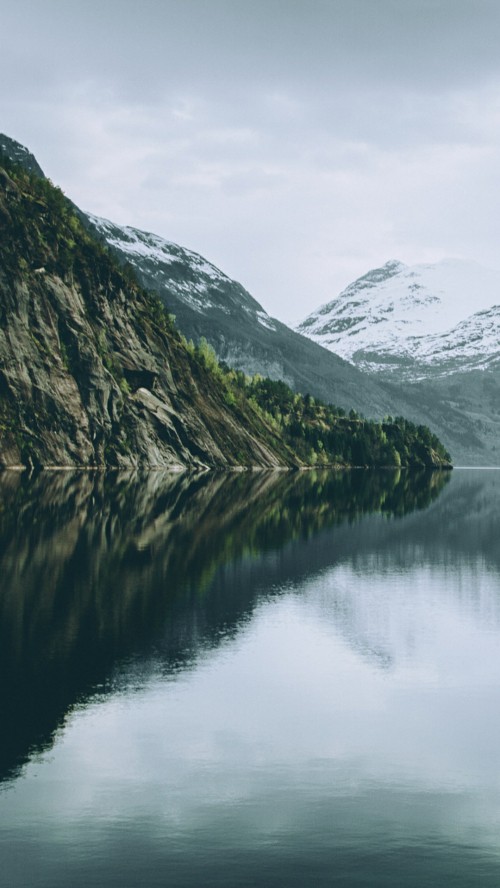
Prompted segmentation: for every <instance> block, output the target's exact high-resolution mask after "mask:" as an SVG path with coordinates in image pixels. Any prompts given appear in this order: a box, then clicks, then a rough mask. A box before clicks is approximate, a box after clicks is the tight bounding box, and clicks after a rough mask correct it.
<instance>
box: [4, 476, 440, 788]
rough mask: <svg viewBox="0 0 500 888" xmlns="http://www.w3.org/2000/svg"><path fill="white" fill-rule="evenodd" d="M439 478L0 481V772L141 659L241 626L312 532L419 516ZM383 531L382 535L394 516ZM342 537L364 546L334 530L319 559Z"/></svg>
mask: <svg viewBox="0 0 500 888" xmlns="http://www.w3.org/2000/svg"><path fill="white" fill-rule="evenodd" d="M449 480H450V474H449V473H440V472H435V473H432V472H430V473H415V474H414V473H411V472H402V473H401V472H389V471H386V472H367V471H357V472H356V471H353V472H339V473H334V472H318V473H312V472H307V473H265V472H262V473H255V474H251V473H241V474H240V473H237V474H230V475H227V474H214V473H210V474H206V475H197V476H194V477H193V476H188V475H180V476H172V475H168V474H163V473H151V474H148V475H145V476H143V477H138V476H134V475H130V474H95V475H93V474H81V473H75V474H73V473H71V474H68V473H64V474H41V475H39V476H38V477H35V478H29V477H28V476H25V475H18V474H13V473H4V474H3V475H0V570H1V577H2V583H1V590H0V711H1V723H2V729H1V744H0V778H1V779H5V778H6V777H8V776H12V775H14V774H15V773H16V771H17V769H18V768H19V767H20V766H21V765H22V764H23V763H24V762H25V761H26V759H27V758H28V757H29V756H30V754H32V753H33V752H37V751H40V750H42V749H44V748H45V747H47V745H50V743H51V742H52V740H53V737H54V733H55V731H56V730H57V728H58V727H59V726H60V725H61V724H62V722H63V720H64V717H65V715H66V714H67V712H68V711H69V709H70V708H72V707H73V706H75V705H78V704H81V703H83V702H85V700H86V699H88V697H89V696H91V695H93V694H96V693H102V694H105V693H107V692H111V691H115V690H117V689H119V684H120V667H121V666H122V665H123V663H124V662H126V663H127V664H128V665H129V666H130V669H132V673H133V666H134V664H136V665H137V671H138V674H139V673H140V669H141V668H142V669H143V668H146V667H145V666H144V664H145V663H147V662H148V661H149V662H152V661H154V662H155V663H156V664H157V663H158V662H160V663H161V668H162V670H164V671H165V672H166V673H169V672H176V671H178V670H180V669H184V668H189V664H190V663H192V662H193V661H194V659H195V658H196V656H197V655H198V654H199V652H200V650H203V649H206V648H207V647H210V646H217V645H219V644H221V643H222V642H223V640H224V638H227V637H228V636H231V635H232V634H234V632H236V631H237V630H238V627H239V626H241V625H242V623H244V622H245V621H246V620H247V619H248V617H249V615H250V614H251V612H252V610H253V608H254V607H255V605H256V603H257V602H258V600H259V596H262V595H264V594H266V595H268V594H270V592H272V589H273V588H275V587H276V585H277V584H279V583H283V582H284V581H286V580H287V579H291V580H293V579H294V577H296V576H301V575H302V576H303V575H304V574H307V572H308V571H310V570H311V565H310V563H309V556H308V552H309V550H308V548H307V541H308V540H311V539H312V538H313V537H315V536H317V535H318V534H320V532H322V531H324V530H326V529H329V528H336V527H338V528H340V526H341V525H343V524H345V525H352V524H354V523H357V522H358V519H361V517H362V516H364V515H366V514H369V513H376V512H378V513H382V514H383V515H385V516H388V517H394V516H395V517H401V516H404V515H407V514H409V513H411V512H412V511H414V510H420V509H425V508H426V507H427V506H428V505H429V504H430V503H431V502H432V501H433V500H435V499H436V497H437V496H438V495H439V493H440V492H441V490H442V489H443V487H444V486H445V485H446V484H447V483H448V482H449ZM399 523H400V522H399ZM379 524H380V521H379ZM382 525H383V528H382V530H383V535H385V536H388V535H389V536H390V534H391V528H392V529H393V528H394V522H390V523H388V522H387V521H386V522H382ZM384 528H385V529H384ZM337 538H338V542H339V546H340V548H342V546H344V547H345V546H346V545H347V546H348V547H350V546H352V549H353V551H355V550H356V548H357V547H359V545H360V540H359V537H358V536H357V535H352V534H349V535H348V536H347V537H345V538H344V539H343V542H342V541H341V540H340V537H338V534H337V533H336V532H335V531H334V532H333V536H332V534H331V533H330V535H329V538H328V542H327V545H326V548H325V547H324V549H321V552H322V553H323V554H320V555H319V556H318V555H317V557H319V558H320V561H321V559H323V558H326V560H327V561H328V562H329V563H331V562H332V560H335V555H334V554H332V540H333V543H334V544H335V541H336V539H337ZM292 542H294V546H293V557H288V558H286V557H284V552H285V551H287V552H289V553H290V552H291V551H292V550H291V549H290V545H289V544H290V543H292ZM318 551H319V550H318ZM277 553H281V555H280V557H279V558H277V557H276V554H277ZM326 553H327V554H326ZM337 554H340V549H339V553H337ZM317 566H318V565H317V564H316V565H315V566H314V567H315V569H316V567H317ZM319 566H321V565H319ZM224 577H225V581H224ZM130 669H129V670H128V673H127V674H128V678H127V681H128V682H130V674H131V673H130ZM137 681H140V678H139V677H138V678H137Z"/></svg>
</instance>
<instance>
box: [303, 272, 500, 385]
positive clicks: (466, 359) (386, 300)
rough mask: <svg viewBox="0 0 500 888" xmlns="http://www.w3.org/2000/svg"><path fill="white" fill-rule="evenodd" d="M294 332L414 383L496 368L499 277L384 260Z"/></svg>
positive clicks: (499, 325)
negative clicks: (491, 367) (384, 261)
mask: <svg viewBox="0 0 500 888" xmlns="http://www.w3.org/2000/svg"><path fill="white" fill-rule="evenodd" d="M298 330H299V331H300V332H301V333H303V334H304V335H306V336H309V337H310V338H311V339H312V340H313V341H315V342H317V343H318V344H320V345H323V346H324V347H325V348H328V349H331V350H333V351H335V352H336V353H338V354H340V355H342V356H343V357H344V358H346V359H347V360H349V361H351V362H353V363H354V364H355V365H356V366H358V367H360V368H362V369H365V370H370V371H375V372H377V373H379V374H382V375H383V376H385V377H388V378H390V377H391V374H397V375H398V377H400V378H401V377H402V378H404V379H408V380H410V381H415V380H417V379H436V378H437V377H439V376H444V375H447V374H449V373H455V372H469V371H470V370H473V369H484V368H486V367H489V366H496V365H498V363H499V360H500V348H499V344H498V343H499V340H498V333H499V331H500V272H497V271H493V270H490V269H486V268H482V267H481V266H480V265H478V264H476V263H472V262H462V261H459V260H452V259H447V260H444V261H442V262H439V263H437V264H434V265H414V266H411V267H409V266H406V265H403V263H401V262H396V261H391V262H388V263H386V265H384V266H383V267H382V268H378V269H374V270H372V271H370V272H368V273H367V274H366V275H363V277H361V278H358V280H356V281H354V282H353V283H352V284H350V285H349V286H348V287H347V288H346V289H345V290H343V292H342V293H340V295H339V296H338V297H337V298H336V299H333V300H332V301H331V302H328V303H327V304H326V305H323V306H321V308H319V309H317V310H316V311H314V312H313V313H311V314H310V315H309V316H308V317H307V318H305V320H304V321H302V323H301V324H300V325H299V327H298Z"/></svg>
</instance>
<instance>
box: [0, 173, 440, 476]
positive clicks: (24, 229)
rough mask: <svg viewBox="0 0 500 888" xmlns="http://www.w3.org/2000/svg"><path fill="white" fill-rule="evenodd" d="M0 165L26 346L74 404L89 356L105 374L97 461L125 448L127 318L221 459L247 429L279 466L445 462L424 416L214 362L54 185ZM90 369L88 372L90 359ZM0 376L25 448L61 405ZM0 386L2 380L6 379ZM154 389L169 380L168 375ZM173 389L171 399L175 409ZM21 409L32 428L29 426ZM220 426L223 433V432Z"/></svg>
mask: <svg viewBox="0 0 500 888" xmlns="http://www.w3.org/2000/svg"><path fill="white" fill-rule="evenodd" d="M4 166H5V168H6V169H7V170H8V175H7V176H6V174H5V173H2V176H3V179H2V182H1V183H0V184H1V185H2V188H0V222H1V223H2V226H3V227H4V229H5V231H6V234H7V233H8V237H7V236H6V237H4V238H3V239H0V259H1V265H2V272H3V275H4V279H5V281H6V283H7V285H8V289H7V290H6V292H10V293H12V294H14V292H15V291H16V288H18V289H19V287H20V285H22V287H23V288H24V289H25V292H26V293H28V294H29V300H28V306H27V318H29V319H30V320H29V321H27V323H28V324H29V331H30V332H29V335H30V338H31V343H32V345H33V346H34V349H35V351H34V352H33V354H35V353H36V355H38V356H39V357H40V356H41V359H43V364H44V367H48V368H49V371H50V365H51V364H53V363H54V362H58V366H59V368H60V371H61V372H62V373H63V374H66V375H69V376H72V377H73V379H74V380H75V382H76V385H77V387H78V390H79V392H80V395H81V397H82V402H83V404H84V405H85V406H86V407H87V405H88V404H89V403H91V402H92V401H95V398H94V397H93V392H92V391H91V384H90V383H89V367H94V366H95V364H96V363H98V364H99V365H100V368H101V371H100V373H101V376H100V377H99V378H101V379H102V378H103V374H104V375H106V374H107V379H108V380H109V378H110V377H111V379H112V380H113V383H114V388H113V398H112V399H111V400H113V399H114V401H113V405H114V406H113V405H112V406H111V407H110V406H109V403H111V402H110V396H109V395H108V396H107V400H108V402H109V403H108V405H107V406H106V407H105V409H107V410H108V409H109V411H111V413H110V418H109V422H108V424H107V426H106V425H105V424H102V423H100V421H99V418H97V419H94V423H95V427H96V428H98V429H99V433H98V437H100V438H101V439H102V446H103V448H104V453H105V461H106V463H107V464H113V461H115V462H118V463H119V457H120V455H123V454H125V453H128V452H130V453H133V437H132V438H129V437H128V431H127V428H125V426H124V425H123V423H124V422H125V423H126V422H127V421H128V420H127V415H126V414H127V409H126V405H127V401H128V400H129V398H130V396H131V394H133V391H132V389H131V384H130V382H129V380H128V378H127V377H126V369H125V368H126V367H127V360H128V359H129V358H130V356H132V358H133V357H134V353H133V350H131V346H130V342H129V334H130V332H131V331H132V329H134V331H135V332H136V333H137V340H136V341H137V343H138V347H139V348H140V349H141V350H142V351H143V352H144V353H146V351H147V353H148V354H149V355H150V356H151V355H152V354H153V352H154V362H158V363H156V364H155V366H156V369H155V368H151V371H150V376H151V378H153V377H156V376H158V377H161V376H162V374H164V373H165V372H166V369H167V368H168V369H169V371H170V372H172V374H176V384H177V383H179V384H181V385H182V386H183V387H184V389H183V390H184V393H185V397H186V398H189V399H190V401H191V405H192V406H194V407H195V409H196V410H199V412H200V413H203V415H204V416H205V421H206V422H207V425H209V427H210V433H211V434H212V436H213V438H214V440H216V441H217V443H218V446H219V447H220V448H221V449H222V450H223V451H224V452H225V453H229V454H230V462H229V464H233V465H236V464H241V465H252V464H254V463H255V450H253V451H252V449H251V447H250V445H249V444H248V436H249V435H250V436H253V439H254V440H255V441H258V442H259V444H263V445H264V446H265V447H267V448H268V450H269V452H270V453H271V454H274V455H276V456H278V457H279V459H280V460H281V464H283V465H289V466H318V467H323V466H350V465H352V466H393V467H401V466H403V467H406V466H415V467H423V466H443V465H444V466H447V465H449V463H450V456H449V454H448V453H447V452H446V450H445V448H444V447H443V445H442V444H441V443H440V441H439V440H438V438H437V437H436V436H435V435H433V434H432V433H431V431H430V430H429V429H428V428H427V427H425V426H416V425H414V424H413V423H411V422H408V421H407V420H405V419H404V418H402V417H396V419H394V420H393V419H392V418H391V417H386V418H385V420H384V421H381V422H377V421H373V420H367V419H365V418H363V417H361V416H359V415H358V414H357V413H356V412H355V411H354V410H351V411H350V412H349V414H348V415H347V416H346V414H345V411H344V410H342V409H341V408H336V407H334V406H332V405H329V404H325V403H323V402H322V401H319V400H318V399H315V398H313V397H312V396H311V395H309V394H305V395H300V394H297V393H295V392H293V391H292V390H291V389H290V388H289V387H288V386H287V385H286V384H285V383H283V382H279V381H273V380H270V379H266V378H262V377H261V376H259V375H256V376H254V377H251V378H250V377H247V376H245V374H244V373H242V372H241V371H236V370H232V369H230V368H229V367H228V366H226V365H223V364H219V362H218V361H217V358H216V355H215V352H214V350H213V348H212V347H211V346H210V345H209V344H208V343H207V341H206V340H205V339H204V338H202V339H201V340H200V342H199V344H198V345H197V346H195V345H193V343H192V342H189V343H188V342H186V340H185V339H184V338H183V337H182V336H181V335H180V334H179V333H178V331H177V330H176V328H175V325H174V322H173V318H172V316H171V315H170V314H169V313H168V312H167V310H166V309H165V308H164V306H163V304H162V303H161V301H160V299H159V298H158V297H157V296H156V295H155V294H152V293H149V292H147V291H145V290H144V289H142V288H141V287H140V285H139V284H138V282H137V280H136V278H135V276H134V273H133V270H132V269H131V268H130V266H129V267H125V268H120V267H119V266H118V265H117V263H116V260H115V259H114V258H113V256H112V255H111V254H110V252H109V249H108V248H107V247H105V246H103V244H101V243H100V242H98V241H96V240H95V239H94V238H93V237H92V236H91V235H89V233H88V232H87V231H86V229H85V227H84V225H83V224H82V222H81V221H80V218H79V216H78V214H77V212H76V211H75V208H74V206H73V205H72V204H71V202H70V201H69V200H68V199H67V198H66V197H65V196H64V194H63V193H62V191H61V190H60V189H58V188H56V187H54V185H53V184H52V183H51V182H50V180H48V179H42V178H39V177H37V176H33V175H30V174H29V173H27V172H26V171H25V170H23V169H22V168H21V167H19V166H17V165H14V164H11V163H9V162H7V161H6V162H5V163H4ZM48 278H50V279H51V280H52V284H51V286H56V284H54V282H57V281H60V282H62V283H63V284H64V286H65V287H69V288H72V290H74V292H75V300H74V306H75V307H74V308H73V310H74V311H77V312H79V311H80V310H81V311H82V312H83V315H79V316H78V317H79V318H80V319H81V318H82V317H83V319H84V321H85V325H86V326H85V330H83V327H82V323H81V320H78V319H77V317H76V315H75V317H71V316H70V313H69V310H67V309H66V308H65V307H64V306H62V303H61V302H58V301H57V296H56V295H55V290H54V289H52V290H51V289H50V286H46V285H45V284H44V281H45V280H47V279H48ZM36 300H38V301H39V304H40V306H42V305H43V306H44V308H43V309H40V311H39V313H38V315H39V316H38V315H37V314H36V311H35V310H34V308H33V303H34V302H35V301H36ZM45 306H46V307H45ZM11 312H12V313H16V312H18V306H17V303H16V302H15V301H14V298H13V296H12V298H11V297H10V296H9V297H8V298H6V299H5V300H4V304H2V305H0V317H1V320H2V322H3V324H4V327H5V328H7V327H8V325H9V314H10V313H11ZM32 318H36V319H37V324H35V323H34V322H32V320H31V319H32ZM37 325H38V326H37ZM127 325H128V327H127ZM126 329H128V331H129V333H126V332H125V330H126ZM54 345H55V349H54ZM49 371H48V372H49ZM93 372H94V378H97V377H96V376H95V374H96V373H97V370H94V371H93ZM148 372H149V371H148ZM143 375H144V374H143ZM160 381H161V380H160ZM1 383H2V376H1V373H0V431H1V430H2V428H3V430H4V432H7V431H9V434H10V439H11V440H12V439H13V437H14V438H15V439H16V440H17V438H18V437H19V435H21V438H22V442H23V446H24V448H25V449H26V448H27V449H26V454H27V456H26V459H28V457H29V452H30V451H31V450H33V448H35V450H36V447H38V445H35V444H33V441H32V439H33V437H37V436H38V437H40V436H42V437H43V434H44V430H45V431H46V430H47V429H50V430H51V431H53V432H54V433H56V432H57V429H58V428H59V429H60V430H61V431H64V428H62V426H63V425H64V422H65V421H66V420H64V419H63V416H64V414H63V413H62V412H61V410H60V409H59V408H57V410H56V409H55V408H53V405H52V402H51V399H50V392H49V393H48V394H46V395H45V396H44V397H43V398H42V397H41V396H39V398H38V402H37V403H34V402H33V403H29V404H24V405H23V404H20V403H19V400H16V399H15V398H13V397H12V395H11V396H10V398H8V396H7V394H2V386H1ZM92 385H95V383H92ZM138 385H144V383H139V384H138ZM136 387H137V386H136ZM146 387H147V384H146ZM4 390H5V392H8V387H7V386H4ZM166 390H167V391H169V390H170V389H169V386H168V384H167V385H166ZM180 400H181V399H180V398H179V405H178V407H179V409H184V408H183V407H182V404H181V403H180ZM184 403H185V402H184ZM207 405H209V409H208V412H207V411H206V406H207ZM123 417H125V419H123ZM33 419H35V420H36V422H35V424H34V426H33V427H34V428H36V430H37V435H36V436H33V435H32V436H31V438H30V432H29V429H30V428H31V426H32V425H33V421H32V420H33ZM235 429H236V432H235ZM238 429H239V430H240V432H241V430H243V431H244V432H245V434H246V436H247V438H246V439H245V437H244V436H243V437H242V436H241V433H240V432H238ZM27 430H28V431H27ZM228 433H231V434H233V433H234V435H233V437H232V438H231V439H229V438H228ZM238 435H239V437H238ZM125 442H126V443H125ZM196 446H197V444H196V441H195V442H194V447H195V448H196ZM35 455H36V454H35ZM265 458H266V457H264V456H262V457H259V459H264V460H265ZM28 462H29V459H28ZM33 464H36V459H35V457H34V458H33Z"/></svg>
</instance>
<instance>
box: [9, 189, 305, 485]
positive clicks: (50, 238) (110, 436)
mask: <svg viewBox="0 0 500 888" xmlns="http://www.w3.org/2000/svg"><path fill="white" fill-rule="evenodd" d="M12 175H13V174H12ZM19 175H20V176H21V177H22V176H24V174H19ZM0 184H1V187H2V190H1V191H0V197H1V199H2V204H1V206H2V208H3V210H4V212H3V214H0V226H1V233H0V259H1V264H0V321H1V323H0V465H3V466H12V465H27V466H49V465H59V466H68V465H73V466H75V465H82V466H91V465H97V466H104V465H116V466H135V465H147V466H169V467H204V466H220V467H229V466H235V465H239V464H242V465H247V466H252V465H257V466H280V465H291V464H296V463H297V460H296V459H295V458H294V456H293V454H292V453H291V451H289V450H288V449H287V447H286V446H285V445H284V444H283V443H282V442H281V441H280V439H279V438H278V436H277V435H276V433H275V432H274V431H273V430H272V429H271V428H268V427H267V426H266V424H265V422H264V421H263V420H262V419H261V418H260V417H258V416H257V415H256V414H251V412H249V413H248V415H245V414H244V411H243V410H242V408H241V407H238V406H236V405H233V406H232V407H228V406H227V405H226V404H225V403H224V392H223V390H222V389H221V387H220V385H218V383H217V380H216V379H215V378H214V377H213V376H211V374H210V373H207V372H204V371H203V368H202V367H200V366H199V364H197V362H196V360H195V359H194V358H193V357H191V356H190V355H189V353H188V352H187V350H186V349H185V347H184V346H183V344H182V343H181V341H180V338H179V336H178V334H177V333H176V332H175V330H174V329H173V327H172V326H171V325H170V326H169V323H168V319H167V317H166V315H165V313H164V311H163V309H162V307H161V305H160V304H159V303H157V301H156V300H155V298H154V297H151V296H149V295H148V294H147V293H145V292H144V291H142V290H141V289H140V287H139V286H138V285H137V283H136V282H135V281H134V280H133V279H132V278H130V276H129V277H127V276H126V275H124V274H122V272H121V271H120V270H119V269H118V267H117V266H116V265H115V263H114V261H113V260H112V259H111V258H110V257H109V256H108V254H107V253H106V251H104V250H103V249H102V248H100V247H99V245H98V244H96V243H94V242H93V241H92V239H91V238H90V237H89V236H88V235H87V234H86V233H85V232H84V230H83V228H82V227H81V225H80V223H79V221H78V220H77V218H76V217H75V216H74V215H73V213H72V211H71V207H70V205H69V202H67V201H66V200H65V198H64V197H63V195H62V194H61V192H60V191H58V190H57V189H55V188H53V186H52V185H51V184H50V183H49V182H48V181H47V180H45V181H44V180H41V179H40V180H39V181H38V182H37V181H36V180H30V178H29V177H28V176H24V178H22V183H21V184H22V187H21V188H20V187H19V186H18V185H16V183H15V182H14V180H13V178H12V177H11V175H9V174H8V173H5V174H4V175H2V176H1V178H0Z"/></svg>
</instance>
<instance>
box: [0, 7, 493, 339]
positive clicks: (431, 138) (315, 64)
mask: <svg viewBox="0 0 500 888" xmlns="http://www.w3.org/2000/svg"><path fill="white" fill-rule="evenodd" d="M499 46H500V3H499V2H498V0H252V2H251V3H250V2H249V0H141V2H138V0H134V2H132V0H86V2H85V3H83V2H82V0H78V2H75V0H16V2H15V3H10V4H4V7H3V9H2V26H1V30H0V77H1V80H2V84H3V88H2V91H1V99H0V111H1V114H0V132H4V133H5V134H7V135H8V136H10V137H11V138H14V139H17V140H18V141H19V142H21V143H22V144H24V145H26V146H27V147H28V148H29V149H30V150H31V151H32V152H33V153H34V154H35V156H36V157H37V159H38V161H39V163H40V164H41V166H42V168H43V169H44V171H45V173H46V174H47V175H48V176H49V177H50V178H51V179H52V180H53V181H54V182H55V183H56V184H58V185H60V187H61V188H62V189H63V190H64V191H65V193H66V194H67V195H68V196H69V197H70V198H71V199H72V200H74V201H75V203H77V204H78V205H79V206H80V207H81V208H82V209H85V210H87V211H90V212H92V213H95V214H97V215H101V216H104V217H106V218H108V219H111V220H112V221H114V222H117V223H120V224H125V225H132V226H135V227H137V228H142V229H145V230H147V231H153V232H154V233H156V234H159V235H162V236H164V237H165V238H167V239H169V240H172V241H175V242H176V243H180V244H181V245H182V246H185V247H188V248H190V249H193V250H195V251H197V252H199V253H201V254H202V255H203V256H205V257H206V258H207V259H209V260H210V261H211V262H213V263H214V264H215V265H217V266H218V267H219V268H221V269H222V270H223V271H224V272H226V274H229V275H230V276H231V277H234V278H235V279H237V280H238V281H240V282H241V283H242V284H243V285H244V286H245V287H246V288H247V289H248V290H249V291H250V292H251V293H252V295H253V296H254V297H255V298H256V299H257V300H258V301H259V302H261V303H262V305H263V306H264V308H265V309H266V310H267V311H268V312H269V313H270V314H271V315H273V316H275V317H278V318H280V319H281V320H284V321H285V322H287V323H295V322H297V321H299V320H300V319H302V318H303V317H305V316H306V315H307V314H308V313H309V312H311V311H312V310H313V309H315V308H316V307H317V306H318V305H320V304H322V303H324V302H326V301H328V300H329V299H332V298H334V297H335V296H336V295H337V294H338V293H339V292H340V290H341V289H343V287H345V286H346V285H347V284H348V283H350V282H351V281H352V280H354V279H355V278H356V277H358V276H359V275H361V274H364V273H365V272H366V271H368V270H369V269H371V268H373V267H377V266H380V265H382V264H383V263H385V262H386V261H388V260H389V259H399V260H401V261H403V262H406V263H408V264H413V263H418V262H435V261H439V260H440V259H442V258H447V257H457V258H461V259H470V260H475V261H478V262H480V263H481V264H483V265H487V266H490V267H493V268H500V255H499V245H500V205H499V194H500V51H499V49H498V48H499Z"/></svg>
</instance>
